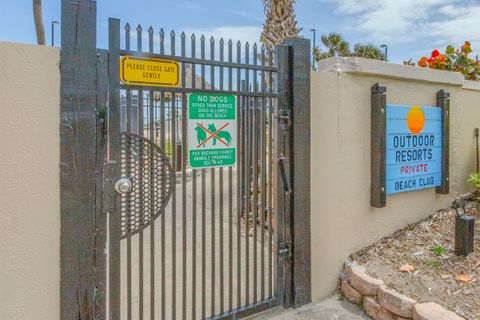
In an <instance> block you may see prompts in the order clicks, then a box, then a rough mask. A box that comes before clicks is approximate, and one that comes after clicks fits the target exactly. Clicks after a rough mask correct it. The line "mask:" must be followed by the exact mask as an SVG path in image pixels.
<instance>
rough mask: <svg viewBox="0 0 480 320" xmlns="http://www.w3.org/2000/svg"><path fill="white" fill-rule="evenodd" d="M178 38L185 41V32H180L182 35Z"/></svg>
mask: <svg viewBox="0 0 480 320" xmlns="http://www.w3.org/2000/svg"><path fill="white" fill-rule="evenodd" d="M180 37H181V38H182V39H185V31H183V32H182V34H181V35H180Z"/></svg>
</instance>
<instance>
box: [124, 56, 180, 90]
mask: <svg viewBox="0 0 480 320" xmlns="http://www.w3.org/2000/svg"><path fill="white" fill-rule="evenodd" d="M120 80H121V81H122V83H124V84H126V85H133V86H135V85H136V86H152V87H170V88H171V87H178V86H179V85H180V64H179V63H178V62H177V61H173V60H166V59H156V58H143V57H131V56H123V57H121V58H120Z"/></svg>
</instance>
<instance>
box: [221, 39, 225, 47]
mask: <svg viewBox="0 0 480 320" xmlns="http://www.w3.org/2000/svg"><path fill="white" fill-rule="evenodd" d="M224 43H225V41H223V38H220V45H222V46H223V44H224Z"/></svg>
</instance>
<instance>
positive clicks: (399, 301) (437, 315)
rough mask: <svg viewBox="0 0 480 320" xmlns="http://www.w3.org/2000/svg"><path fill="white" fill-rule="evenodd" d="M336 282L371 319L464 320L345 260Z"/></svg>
mask: <svg viewBox="0 0 480 320" xmlns="http://www.w3.org/2000/svg"><path fill="white" fill-rule="evenodd" d="M340 281H341V284H340V291H341V292H342V293H343V294H344V295H345V298H346V299H347V300H348V301H350V302H352V303H355V304H357V305H360V306H363V310H364V311H365V314H366V315H367V316H369V317H370V318H372V319H374V320H404V319H413V320H462V319H463V320H465V319H464V318H462V317H460V316H459V315H457V314H455V313H453V312H451V311H449V310H447V309H445V308H444V307H442V306H440V305H438V304H436V303H433V302H429V303H418V302H417V301H416V300H414V299H411V298H410V297H407V296H405V295H403V294H400V293H398V292H397V291H395V290H393V289H390V288H388V287H387V286H386V285H385V283H384V282H383V281H382V280H380V279H376V278H373V277H371V276H369V275H368V274H367V271H366V270H365V268H364V267H362V266H360V265H359V264H357V263H356V262H350V261H348V262H346V263H345V266H344V270H343V273H342V276H341V279H340Z"/></svg>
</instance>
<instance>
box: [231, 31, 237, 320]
mask: <svg viewBox="0 0 480 320" xmlns="http://www.w3.org/2000/svg"><path fill="white" fill-rule="evenodd" d="M232 58H233V56H232V40H231V39H230V40H229V41H228V62H230V63H231V62H232ZM232 71H233V70H232V67H229V68H228V90H229V91H232V80H233V79H232V76H233V73H232ZM236 106H237V109H238V100H237V101H236ZM237 113H238V111H237ZM238 123H239V119H238V117H237V132H238ZM238 140H239V135H238V133H237V141H238ZM237 150H239V146H238V143H237ZM236 157H237V165H236V167H237V171H238V163H239V162H238V161H239V160H238V152H237V155H236ZM232 170H233V168H232V167H229V168H228V190H229V191H228V310H229V311H231V310H233V301H232V298H233V288H232V287H233V190H232V189H233V182H232V179H233V173H232Z"/></svg>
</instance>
